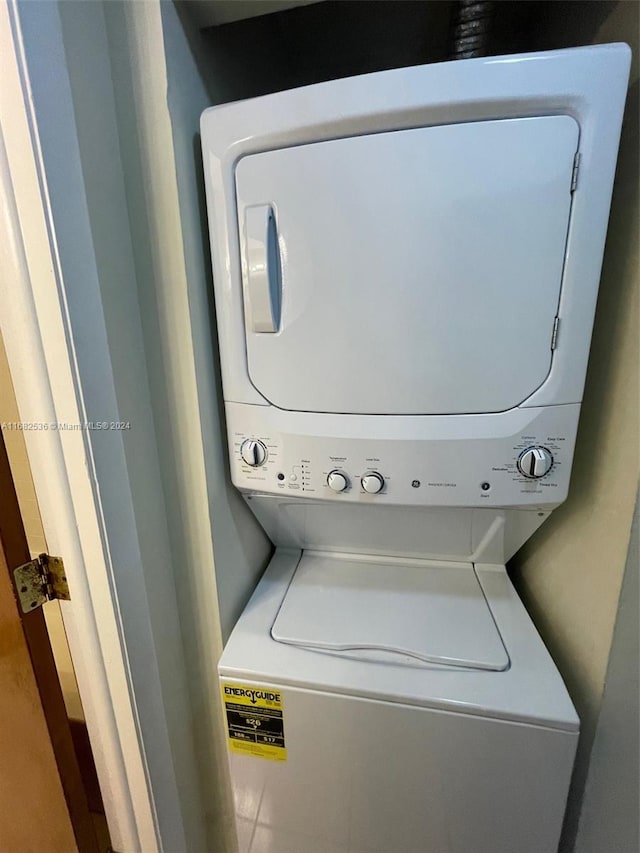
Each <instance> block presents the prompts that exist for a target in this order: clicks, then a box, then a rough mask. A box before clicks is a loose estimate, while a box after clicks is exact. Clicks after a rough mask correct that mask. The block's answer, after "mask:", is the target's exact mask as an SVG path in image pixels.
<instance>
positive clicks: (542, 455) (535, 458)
mask: <svg viewBox="0 0 640 853" xmlns="http://www.w3.org/2000/svg"><path fill="white" fill-rule="evenodd" d="M552 465H553V456H552V455H551V453H550V452H549V451H548V450H547V448H546V447H527V449H526V450H523V451H522V453H521V454H520V456H519V457H518V471H520V473H521V474H523V475H524V476H525V477H528V478H529V479H530V480H539V479H540V477H544V475H545V474H548V473H549V471H550V470H551V467H552Z"/></svg>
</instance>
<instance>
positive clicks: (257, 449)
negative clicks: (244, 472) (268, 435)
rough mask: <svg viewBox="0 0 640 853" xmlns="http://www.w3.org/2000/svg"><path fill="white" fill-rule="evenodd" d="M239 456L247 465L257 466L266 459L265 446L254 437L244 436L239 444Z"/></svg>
mask: <svg viewBox="0 0 640 853" xmlns="http://www.w3.org/2000/svg"><path fill="white" fill-rule="evenodd" d="M240 456H242V459H243V461H244V462H246V463H247V465H251V467H252V468H259V467H260V466H261V465H264V463H265V462H266V461H267V448H266V447H265V445H264V444H263V443H262V442H261V441H258V440H257V439H255V438H246V439H245V440H244V441H243V442H242V444H241V445H240Z"/></svg>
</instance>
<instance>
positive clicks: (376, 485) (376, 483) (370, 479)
mask: <svg viewBox="0 0 640 853" xmlns="http://www.w3.org/2000/svg"><path fill="white" fill-rule="evenodd" d="M360 482H361V483H362V488H363V489H364V490H365V492H368V494H370V495H377V494H378V492H381V491H382V489H383V488H384V477H383V476H382V474H378V472H377V471H369V473H368V474H365V475H364V477H362V478H361V479H360Z"/></svg>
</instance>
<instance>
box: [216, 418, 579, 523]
mask: <svg viewBox="0 0 640 853" xmlns="http://www.w3.org/2000/svg"><path fill="white" fill-rule="evenodd" d="M579 409H580V407H579V405H578V404H576V405H567V406H553V407H546V408H540V409H514V410H513V411H512V413H503V414H502V418H501V421H500V423H501V424H502V427H503V431H504V419H505V415H508V416H510V417H511V416H512V418H511V419H512V421H513V424H512V426H513V432H512V433H510V434H508V435H495V434H494V432H493V429H492V427H493V426H494V425H495V424H496V423H497V419H496V417H495V416H493V415H465V416H464V417H463V418H456V421H457V424H458V430H457V434H456V431H455V430H452V429H451V427H450V424H449V425H447V424H446V421H447V420H448V419H447V418H446V417H444V418H440V419H431V418H426V419H422V423H421V422H420V419H418V418H414V419H410V422H409V423H408V426H409V427H410V428H409V429H405V430H404V432H405V436H404V437H402V438H391V437H388V438H387V437H385V436H384V435H382V434H381V435H380V436H377V437H376V436H375V435H372V434H371V432H372V431H371V430H366V429H365V430H363V432H364V435H363V436H362V437H359V436H357V435H353V434H345V435H343V436H335V435H331V436H330V435H326V434H325V435H318V434H305V432H304V428H305V426H306V425H307V424H320V426H322V419H323V417H332V421H331V423H329V422H328V421H327V432H329V431H331V432H336V430H335V427H334V424H336V423H338V422H337V421H336V417H335V416H323V415H314V416H313V420H310V419H308V418H307V417H306V416H305V415H302V416H300V413H289V412H282V411H281V410H277V409H273V408H271V407H260V406H246V405H243V404H236V403H227V424H228V433H229V446H230V454H231V473H232V479H233V482H234V484H235V485H236V486H237V487H238V488H240V489H242V490H244V491H252V492H256V493H262V494H264V493H267V494H276V495H286V496H290V497H301V498H302V497H304V498H320V499H322V500H334V501H346V502H360V503H375V504H401V505H410V506H420V505H423V506H500V507H504V506H538V505H539V506H549V505H550V504H553V505H556V504H558V503H561V502H562V501H563V500H564V499H565V498H566V495H567V491H568V486H569V476H570V471H571V462H572V458H573V450H574V443H575V433H576V426H577V421H578V415H579ZM337 417H340V416H337ZM346 417H349V416H346ZM278 420H281V424H279V423H278ZM296 420H298V422H299V426H300V430H299V431H298V430H296V431H293V430H290V427H291V425H292V424H293V426H296V425H297V424H296V423H295V422H296ZM351 420H352V422H353V420H354V419H351ZM426 421H430V423H426ZM285 424H286V426H287V427H288V428H287V429H286V430H284V429H282V426H283V425H285ZM279 426H280V428H278V427H279ZM329 427H331V429H329ZM460 427H462V428H460ZM392 428H393V427H392V426H390V430H391V429H392ZM346 432H347V430H345V433H346ZM351 432H352V433H353V430H352V431H351ZM421 432H422V433H423V435H421ZM467 432H468V434H467ZM396 434H397V432H396Z"/></svg>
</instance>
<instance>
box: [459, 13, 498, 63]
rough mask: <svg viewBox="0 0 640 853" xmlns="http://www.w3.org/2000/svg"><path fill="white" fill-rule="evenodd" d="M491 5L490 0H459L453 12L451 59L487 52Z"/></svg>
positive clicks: (468, 57)
mask: <svg viewBox="0 0 640 853" xmlns="http://www.w3.org/2000/svg"><path fill="white" fill-rule="evenodd" d="M493 7H494V4H493V3H492V2H491V0H459V2H458V4H457V8H456V11H455V13H454V25H453V37H452V45H451V59H471V58H472V57H474V56H486V55H487V54H488V53H489V39H490V36H491V27H492V23H493Z"/></svg>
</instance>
